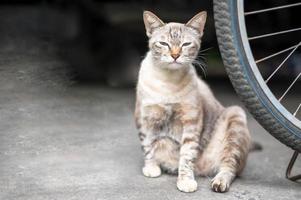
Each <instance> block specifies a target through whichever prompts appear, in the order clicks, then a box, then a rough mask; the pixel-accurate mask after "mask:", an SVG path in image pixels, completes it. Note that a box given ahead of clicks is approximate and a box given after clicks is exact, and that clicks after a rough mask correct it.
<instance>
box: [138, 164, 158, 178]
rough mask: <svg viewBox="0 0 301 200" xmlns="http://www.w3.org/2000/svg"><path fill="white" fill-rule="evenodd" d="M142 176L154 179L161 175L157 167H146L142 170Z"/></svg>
mask: <svg viewBox="0 0 301 200" xmlns="http://www.w3.org/2000/svg"><path fill="white" fill-rule="evenodd" d="M142 172H143V175H144V176H146V177H151V178H155V177H158V176H160V175H161V169H160V167H159V166H157V165H146V166H144V167H143V168H142Z"/></svg>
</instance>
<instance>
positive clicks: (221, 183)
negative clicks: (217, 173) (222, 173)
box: [211, 177, 230, 193]
mask: <svg viewBox="0 0 301 200" xmlns="http://www.w3.org/2000/svg"><path fill="white" fill-rule="evenodd" d="M229 187H230V183H229V181H227V179H225V178H223V177H215V178H213V180H212V181H211V188H212V190H213V191H214V192H221V193H223V192H227V191H228V190H229Z"/></svg>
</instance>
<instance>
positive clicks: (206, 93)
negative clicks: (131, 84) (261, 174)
mask: <svg viewBox="0 0 301 200" xmlns="http://www.w3.org/2000/svg"><path fill="white" fill-rule="evenodd" d="M205 20H206V12H201V13H199V14H198V15H196V16H195V17H194V18H192V19H191V20H190V21H189V22H188V23H187V24H180V23H167V24H164V23H163V22H162V21H161V20H160V19H159V18H158V17H157V16H155V15H154V14H153V13H151V12H148V11H145V12H144V23H145V27H146V32H147V35H148V37H149V48H150V51H149V52H148V53H147V55H146V57H145V59H144V60H143V61H142V63H141V68H140V72H139V79H138V85H137V98H136V109H135V118H136V125H137V128H138V130H139V138H140V140H141V144H142V149H143V152H144V158H145V159H144V161H145V162H144V167H143V174H144V175H145V176H147V177H158V176H160V175H161V170H162V169H164V170H166V171H167V172H175V173H178V180H177V187H178V189H179V190H180V191H183V192H193V191H195V190H196V189H197V182H196V181H195V178H194V176H195V174H197V175H203V176H208V175H214V178H213V179H212V183H211V187H212V189H213V190H214V191H216V192H225V191H227V190H228V189H229V186H230V184H231V182H232V181H233V179H234V178H235V176H236V175H238V174H239V173H241V171H242V170H243V168H244V166H245V163H246V159H247V155H248V151H249V147H250V135H249V131H248V129H247V121H246V114H245V112H244V111H243V110H242V109H241V108H240V107H238V106H232V107H228V108H225V107H223V106H222V105H221V104H220V103H219V102H218V101H217V100H216V98H215V97H214V95H213V94H212V92H211V90H210V88H209V87H208V86H207V85H206V83H205V82H204V81H202V80H201V79H200V78H199V77H198V76H197V73H196V71H195V69H194V67H193V65H192V63H193V61H194V60H195V59H196V56H197V54H198V51H199V49H200V46H201V40H200V39H201V37H202V35H203V28H204V24H205Z"/></svg>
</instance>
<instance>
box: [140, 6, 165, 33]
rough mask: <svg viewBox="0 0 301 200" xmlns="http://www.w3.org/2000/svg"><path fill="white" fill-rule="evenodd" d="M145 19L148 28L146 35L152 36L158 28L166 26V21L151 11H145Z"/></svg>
mask: <svg viewBox="0 0 301 200" xmlns="http://www.w3.org/2000/svg"><path fill="white" fill-rule="evenodd" d="M143 21H144V25H145V29H146V35H147V36H148V37H151V35H152V33H153V31H154V30H155V29H156V28H159V27H161V26H164V22H163V21H162V20H161V19H160V18H159V17H157V16H156V15H155V14H154V13H152V12H150V11H144V12H143Z"/></svg>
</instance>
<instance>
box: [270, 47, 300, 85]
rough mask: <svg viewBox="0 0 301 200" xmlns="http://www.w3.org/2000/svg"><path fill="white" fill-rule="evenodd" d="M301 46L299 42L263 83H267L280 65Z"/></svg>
mask: <svg viewBox="0 0 301 200" xmlns="http://www.w3.org/2000/svg"><path fill="white" fill-rule="evenodd" d="M300 45H301V42H299V44H297V45H296V46H295V48H294V49H293V50H292V51H291V52H290V53H289V54H288V56H287V57H286V58H285V59H284V60H283V61H282V63H280V65H279V66H278V67H277V68H276V69H275V71H274V72H273V73H272V74H271V75H270V76H269V77H268V78H267V79H266V80H265V83H268V82H269V80H270V79H271V78H272V77H273V76H274V74H275V73H276V72H277V71H278V70H279V69H280V68H281V67H282V65H283V64H284V63H285V62H286V61H287V60H288V59H289V58H290V57H291V55H292V54H293V53H294V52H295V51H296V50H297V48H298V47H299V46H300Z"/></svg>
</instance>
